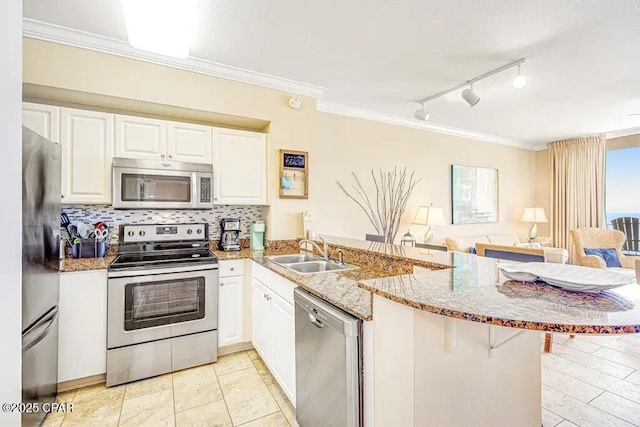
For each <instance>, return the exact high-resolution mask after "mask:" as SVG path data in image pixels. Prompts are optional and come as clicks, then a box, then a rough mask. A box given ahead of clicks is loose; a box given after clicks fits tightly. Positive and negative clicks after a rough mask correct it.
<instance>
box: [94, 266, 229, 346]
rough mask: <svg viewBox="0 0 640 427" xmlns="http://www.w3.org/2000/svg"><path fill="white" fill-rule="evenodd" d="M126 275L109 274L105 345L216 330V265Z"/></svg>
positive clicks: (136, 342) (125, 344) (118, 344)
mask: <svg viewBox="0 0 640 427" xmlns="http://www.w3.org/2000/svg"><path fill="white" fill-rule="evenodd" d="M184 270H192V271H184ZM119 273H120V274H122V273H123V272H119ZM131 273H132V274H130V275H128V276H126V277H110V278H109V287H108V302H107V306H108V326H107V347H108V348H110V349H111V348H116V347H122V346H127V345H131V344H139V343H143V342H149V341H156V340H160V339H165V338H171V337H177V336H182V335H187V334H193V333H197V332H204V331H211V330H214V329H217V327H218V313H217V311H218V291H217V289H218V270H217V268H214V269H202V267H192V268H191V269H189V268H184V267H176V268H167V269H159V270H155V271H153V272H150V271H138V272H131ZM149 273H151V274H149ZM120 274H119V275H120Z"/></svg>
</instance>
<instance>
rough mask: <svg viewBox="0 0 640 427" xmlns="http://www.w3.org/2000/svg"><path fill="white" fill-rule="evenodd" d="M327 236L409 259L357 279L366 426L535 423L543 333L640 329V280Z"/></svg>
mask: <svg viewBox="0 0 640 427" xmlns="http://www.w3.org/2000/svg"><path fill="white" fill-rule="evenodd" d="M325 240H326V241H327V242H328V243H329V244H330V247H331V249H332V251H331V252H332V253H333V252H335V251H336V250H337V249H342V250H345V251H353V249H354V248H355V249H359V250H365V251H369V254H370V255H369V256H368V257H363V258H361V259H366V258H370V257H371V252H373V253H377V254H384V255H385V256H386V257H390V258H398V263H401V264H404V263H407V262H409V263H411V264H413V271H412V272H411V273H406V274H397V273H396V274H393V275H387V276H386V277H379V278H373V279H370V280H362V281H359V282H358V286H359V287H360V288H361V289H364V290H367V291H371V292H372V320H371V321H370V322H365V323H364V340H363V341H364V352H363V353H364V360H365V364H364V387H365V391H364V395H365V413H366V415H365V425H378V426H380V425H383V426H385V425H420V426H442V425H448V426H469V425H485V426H539V425H540V424H541V415H540V414H541V372H540V371H541V368H540V357H541V347H540V346H541V341H540V332H558V333H575V334H618V333H638V332H640V287H638V286H637V285H636V284H633V285H627V286H624V287H621V288H617V289H615V290H611V291H606V292H602V293H600V294H596V293H575V292H568V291H564V290H561V289H558V288H554V287H552V286H548V285H546V284H540V283H537V284H531V283H520V282H514V281H509V280H507V279H506V278H504V276H502V275H501V274H500V272H499V270H498V268H497V264H498V262H497V260H495V259H491V258H483V257H477V256H475V255H470V254H463V253H455V252H438V251H429V250H422V249H417V248H406V247H400V246H393V245H382V244H379V243H370V242H362V241H357V240H349V239H341V238H333V237H328V236H326V237H325ZM345 253H347V252H345ZM352 262H355V263H358V260H355V259H354V260H352ZM443 267H447V268H443ZM382 268H384V267H382ZM327 276H329V275H327ZM325 280H328V277H327V278H326V279H325ZM367 420H368V421H369V422H366V421H367Z"/></svg>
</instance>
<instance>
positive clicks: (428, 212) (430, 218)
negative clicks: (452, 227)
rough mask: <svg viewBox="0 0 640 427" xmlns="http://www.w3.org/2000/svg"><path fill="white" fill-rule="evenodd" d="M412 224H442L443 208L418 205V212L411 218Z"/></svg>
mask: <svg viewBox="0 0 640 427" xmlns="http://www.w3.org/2000/svg"><path fill="white" fill-rule="evenodd" d="M413 224H418V225H429V226H432V225H444V224H445V221H444V209H442V208H434V207H433V206H418V212H416V216H415V217H414V218H413Z"/></svg>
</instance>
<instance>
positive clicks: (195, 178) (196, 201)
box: [191, 172, 200, 208]
mask: <svg viewBox="0 0 640 427" xmlns="http://www.w3.org/2000/svg"><path fill="white" fill-rule="evenodd" d="M191 182H192V183H193V185H192V186H191V205H192V206H193V207H196V208H199V207H200V196H199V195H200V176H199V174H198V173H197V172H193V174H191Z"/></svg>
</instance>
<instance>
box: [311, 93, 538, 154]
mask: <svg viewBox="0 0 640 427" xmlns="http://www.w3.org/2000/svg"><path fill="white" fill-rule="evenodd" d="M317 109H318V111H322V112H324V113H332V114H339V115H341V116H349V117H355V118H358V119H365V120H373V121H376V122H382V123H388V124H392V125H398V126H405V127H410V128H414V129H423V130H429V131H431V132H436V133H441V134H445V135H453V136H461V137H463V138H469V139H473V140H476V141H483V142H490V143H492V144H499V145H507V146H509V147H516V148H523V149H525V150H532V151H537V150H539V149H540V148H537V146H534V145H533V144H530V143H527V142H525V141H519V140H517V139H509V138H502V137H499V136H493V135H487V134H484V133H480V132H473V131H469V130H464V129H458V128H454V127H450V126H444V125H438V124H434V123H425V122H420V121H418V120H414V119H412V118H407V117H401V116H394V115H391V114H385V113H378V112H375V111H371V110H365V109H363V108H357V107H351V106H349V105H344V104H336V103H333V102H326V101H322V100H318V104H317ZM544 148H546V146H545V147H544ZM544 148H542V149H544Z"/></svg>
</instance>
